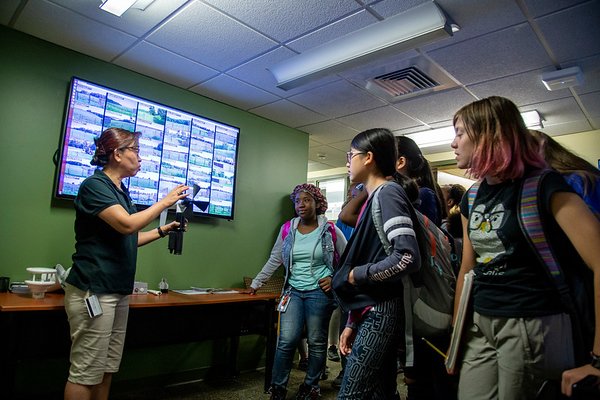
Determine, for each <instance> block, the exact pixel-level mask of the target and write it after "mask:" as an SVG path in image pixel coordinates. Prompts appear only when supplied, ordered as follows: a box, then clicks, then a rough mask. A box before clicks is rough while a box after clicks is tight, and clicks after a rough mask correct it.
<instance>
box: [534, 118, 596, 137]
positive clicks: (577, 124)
mask: <svg viewBox="0 0 600 400" xmlns="http://www.w3.org/2000/svg"><path fill="white" fill-rule="evenodd" d="M592 121H593V120H592ZM598 122H600V119H598V120H597V122H596V125H595V126H594V125H590V122H589V121H588V120H586V119H580V120H575V121H568V122H565V123H558V124H554V125H549V126H544V128H543V129H542V131H544V133H547V134H548V135H550V136H555V135H562V134H564V133H565V132H571V133H577V132H586V131H589V130H592V129H600V125H598ZM592 124H593V122H592Z"/></svg>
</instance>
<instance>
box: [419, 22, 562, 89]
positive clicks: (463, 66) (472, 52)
mask: <svg viewBox="0 0 600 400" xmlns="http://www.w3.org/2000/svg"><path fill="white" fill-rule="evenodd" d="M428 54H429V55H430V56H431V58H433V59H434V60H435V61H436V62H437V63H439V64H440V65H442V67H443V68H444V69H446V71H448V72H449V73H450V74H451V75H452V76H454V77H455V78H456V79H458V80H459V81H460V82H462V83H463V84H465V85H469V84H474V83H479V82H484V81H487V80H490V79H496V78H500V77H503V76H508V75H514V74H517V73H520V72H524V71H530V70H532V69H539V68H543V67H545V66H547V65H551V61H550V58H549V57H548V55H547V54H546V52H545V50H544V48H543V47H542V45H541V44H540V43H539V41H538V40H537V38H536V37H535V35H534V34H533V31H532V30H531V28H530V27H529V25H526V24H522V25H518V26H515V27H512V28H508V29H504V30H502V31H498V32H493V33H490V34H488V35H484V36H479V37H477V38H474V39H469V40H465V41H464V42H460V43H456V44H453V45H451V46H447V47H444V48H441V49H437V50H433V51H431V52H429V53H428Z"/></svg>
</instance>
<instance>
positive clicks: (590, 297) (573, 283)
mask: <svg viewBox="0 0 600 400" xmlns="http://www.w3.org/2000/svg"><path fill="white" fill-rule="evenodd" d="M548 172H550V170H547V169H546V170H536V171H533V172H532V173H530V174H529V175H528V176H527V177H526V178H525V180H524V181H523V185H522V186H521V189H520V193H519V209H518V213H517V215H518V217H519V226H520V227H521V230H522V231H523V234H524V235H525V237H526V239H527V242H528V243H529V245H530V247H531V248H532V249H533V251H534V253H535V255H536V257H537V258H538V261H539V262H540V263H541V264H542V265H544V266H546V268H545V271H546V272H547V274H548V276H549V277H550V279H551V280H552V281H553V282H554V285H555V286H556V288H557V290H558V292H559V294H560V298H561V301H562V303H563V305H564V306H565V309H566V310H567V312H568V313H569V316H570V317H571V326H572V331H573V346H574V354H575V362H576V363H577V365H583V364H586V363H587V362H588V359H589V349H591V348H592V345H593V341H594V329H595V315H594V287H593V273H592V271H591V270H590V269H589V268H587V267H586V266H585V265H573V266H571V267H570V268H568V269H567V270H565V269H563V268H561V266H560V264H559V261H558V259H557V258H556V256H555V254H554V250H553V249H552V247H551V246H550V244H549V243H548V241H547V239H546V234H545V232H544V221H542V218H541V215H540V210H539V203H538V198H539V193H540V188H541V185H540V183H541V181H542V180H543V178H544V176H546V174H547V173H548ZM479 184H480V182H476V183H475V184H473V186H471V188H470V189H469V191H468V203H469V214H470V212H471V208H472V205H473V203H474V202H475V197H476V196H477V190H478V189H479Z"/></svg>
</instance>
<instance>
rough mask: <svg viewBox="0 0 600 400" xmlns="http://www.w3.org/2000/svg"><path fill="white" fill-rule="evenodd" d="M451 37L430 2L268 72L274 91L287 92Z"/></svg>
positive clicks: (309, 52)
mask: <svg viewBox="0 0 600 400" xmlns="http://www.w3.org/2000/svg"><path fill="white" fill-rule="evenodd" d="M448 36H452V28H451V26H450V22H449V21H448V20H447V19H446V16H445V14H444V12H443V11H442V10H441V9H440V8H439V7H438V5H437V4H435V3H434V2H433V1H432V2H428V3H424V4H421V5H419V6H417V7H414V8H411V9H409V10H407V11H405V12H402V13H400V14H397V15H395V16H393V17H390V18H387V19H385V20H383V21H381V22H377V23H375V24H372V25H369V26H367V27H365V28H362V29H359V30H358V31H355V32H352V33H350V34H348V35H345V36H342V37H340V38H338V39H334V40H332V41H330V42H327V43H325V44H322V45H320V46H317V47H314V48H312V49H309V50H307V51H305V52H304V53H302V54H298V55H296V56H294V57H292V58H289V59H287V60H284V61H282V62H280V63H278V64H276V65H274V66H273V67H271V68H269V70H270V71H271V73H272V74H273V76H274V77H275V79H276V80H277V87H279V88H281V89H284V90H289V89H293V88H296V87H298V86H301V85H303V84H305V83H308V82H310V81H312V80H315V79H318V78H321V77H323V76H326V75H329V74H332V73H335V72H339V71H341V70H344V69H347V68H350V67H353V66H356V65H360V64H363V63H365V62H369V61H372V60H374V59H376V58H379V57H382V56H387V55H391V54H398V53H401V52H403V51H406V50H409V49H413V48H415V47H418V46H421V45H423V44H426V43H430V42H433V41H434V40H436V39H440V38H443V37H448Z"/></svg>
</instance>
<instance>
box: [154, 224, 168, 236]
mask: <svg viewBox="0 0 600 400" xmlns="http://www.w3.org/2000/svg"><path fill="white" fill-rule="evenodd" d="M156 230H157V231H158V236H160V237H161V238H164V237H165V236H167V234H166V233H164V232H163V230H162V229H160V226H159V227H158V228H156Z"/></svg>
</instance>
